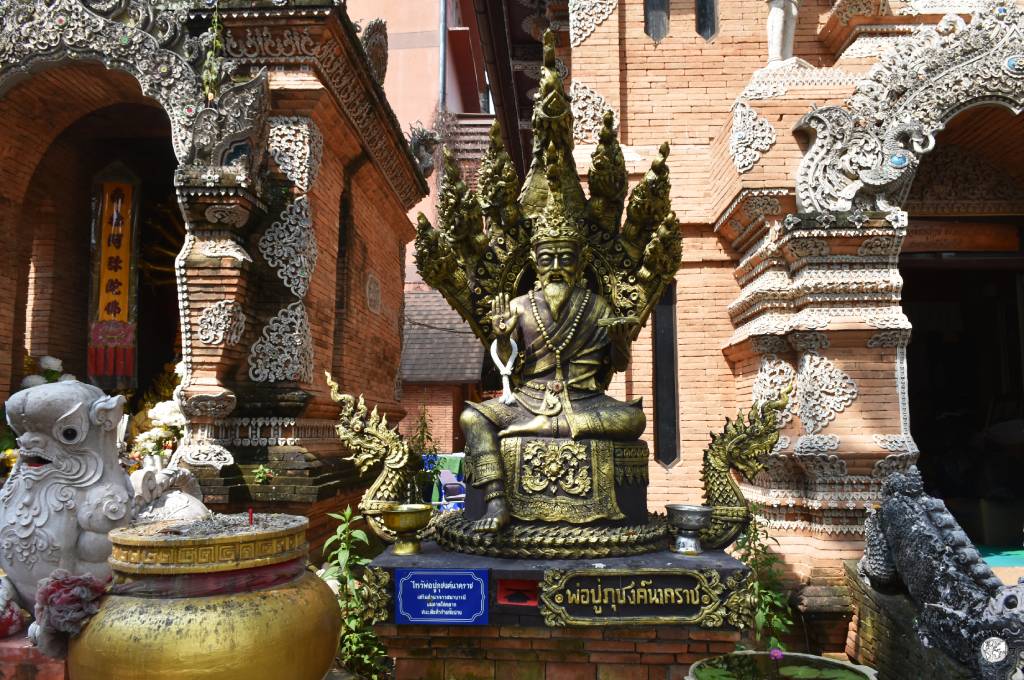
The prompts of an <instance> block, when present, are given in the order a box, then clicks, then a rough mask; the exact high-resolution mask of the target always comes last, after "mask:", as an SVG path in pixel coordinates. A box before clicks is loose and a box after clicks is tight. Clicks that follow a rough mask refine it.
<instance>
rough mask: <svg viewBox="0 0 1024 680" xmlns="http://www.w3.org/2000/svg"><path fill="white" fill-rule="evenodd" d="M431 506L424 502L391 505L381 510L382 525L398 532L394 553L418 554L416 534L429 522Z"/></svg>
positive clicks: (431, 511)
mask: <svg viewBox="0 0 1024 680" xmlns="http://www.w3.org/2000/svg"><path fill="white" fill-rule="evenodd" d="M433 512H434V508H433V506H430V505H427V504H425V503H406V504H404V505H393V506H391V507H388V508H385V509H384V510H382V511H381V518H382V519H383V521H384V526H386V527H387V528H388V529H391V530H392V531H394V532H395V533H396V534H398V540H397V541H395V554H396V555H418V554H419V553H420V542H419V538H417V534H418V533H419V532H420V531H421V530H423V529H424V528H425V527H426V526H427V524H429V523H430V517H431V515H432V514H433Z"/></svg>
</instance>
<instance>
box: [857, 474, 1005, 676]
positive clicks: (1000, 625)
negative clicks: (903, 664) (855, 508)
mask: <svg viewBox="0 0 1024 680" xmlns="http://www.w3.org/2000/svg"><path fill="white" fill-rule="evenodd" d="M859 571H860V573H861V575H862V577H864V578H866V579H867V581H868V583H869V584H870V585H871V586H872V587H875V588H885V587H887V586H892V585H895V584H897V583H899V582H902V583H903V584H904V585H905V586H906V589H907V591H908V593H909V595H910V598H911V600H913V602H914V604H915V606H916V607H917V608H918V611H919V612H920V613H919V615H918V619H917V630H918V635H919V636H920V638H921V642H922V643H923V644H924V645H926V646H929V647H938V648H940V649H942V650H943V651H945V652H946V653H947V654H949V655H950V656H952V657H953V658H955V659H957V660H958V661H959V662H961V663H962V664H964V665H966V666H967V667H969V668H971V669H972V670H973V671H974V672H975V673H977V674H978V677H979V678H982V679H983V680H1007V679H1009V678H1018V677H1021V676H1020V666H1021V664H1022V663H1024V662H1022V659H1021V657H1022V655H1024V579H1022V580H1021V582H1020V583H1018V584H1017V585H1012V586H1006V585H1003V583H1002V582H1001V581H1000V580H999V579H998V578H997V577H996V575H995V574H993V573H992V570H991V569H990V568H989V566H988V565H987V564H986V563H985V561H984V560H982V559H981V556H980V555H979V554H978V551H977V550H975V548H974V545H973V544H972V543H971V541H970V539H968V538H967V535H966V534H965V533H964V531H963V529H961V528H960V525H959V524H957V522H956V520H955V519H953V516H952V515H951V514H950V513H949V510H947V509H946V505H945V503H943V502H942V501H941V500H939V499H937V498H932V497H931V496H929V495H927V494H925V493H924V487H923V484H922V482H921V474H920V472H918V470H917V468H916V467H913V466H912V467H910V468H909V469H908V470H907V471H905V472H896V473H893V474H892V475H890V476H889V477H888V478H887V479H886V480H885V482H884V484H883V485H882V503H881V507H879V508H878V509H877V510H876V511H875V512H873V513H870V514H869V515H868V518H867V521H866V522H865V548H864V557H863V558H862V559H861V561H860V564H859Z"/></svg>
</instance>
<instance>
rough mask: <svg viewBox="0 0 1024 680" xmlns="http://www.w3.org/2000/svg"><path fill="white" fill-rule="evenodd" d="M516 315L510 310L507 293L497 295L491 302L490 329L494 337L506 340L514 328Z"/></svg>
mask: <svg viewBox="0 0 1024 680" xmlns="http://www.w3.org/2000/svg"><path fill="white" fill-rule="evenodd" d="M515 323H516V313H515V312H514V311H513V310H512V303H511V301H510V299H509V296H508V294H507V293H498V294H497V295H495V296H494V299H493V300H491V328H492V329H493V331H494V335H495V336H497V337H499V338H507V337H509V336H510V335H512V329H513V328H515Z"/></svg>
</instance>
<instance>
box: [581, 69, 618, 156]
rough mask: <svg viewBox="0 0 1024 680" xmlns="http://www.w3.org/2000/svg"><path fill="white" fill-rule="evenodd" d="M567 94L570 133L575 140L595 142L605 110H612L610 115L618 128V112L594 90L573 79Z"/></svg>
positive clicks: (602, 123)
mask: <svg viewBox="0 0 1024 680" xmlns="http://www.w3.org/2000/svg"><path fill="white" fill-rule="evenodd" d="M569 95H570V97H571V98H572V105H571V106H572V115H573V126H572V133H573V136H574V137H575V138H576V140H577V141H580V142H597V135H598V133H599V132H600V131H601V127H602V126H603V125H604V121H603V118H604V112H605V111H611V112H612V116H613V117H614V119H615V128H616V129H618V127H619V114H618V112H617V111H616V110H615V109H613V108H612V107H611V106H610V105H609V104H608V102H606V101H605V98H604V97H602V96H601V95H600V94H598V93H597V91H596V90H593V89H591V88H590V87H587V86H586V85H584V84H583V83H581V82H580V81H578V80H573V81H572V87H570V88H569Z"/></svg>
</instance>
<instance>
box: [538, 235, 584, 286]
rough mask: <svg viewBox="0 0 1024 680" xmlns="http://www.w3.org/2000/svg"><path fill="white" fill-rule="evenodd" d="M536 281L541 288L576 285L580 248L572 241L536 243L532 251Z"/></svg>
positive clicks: (578, 274) (578, 272)
mask: <svg viewBox="0 0 1024 680" xmlns="http://www.w3.org/2000/svg"><path fill="white" fill-rule="evenodd" d="M533 261H534V265H535V266H536V268H537V280H538V281H540V284H541V285H542V286H547V285H548V284H552V283H561V284H563V285H566V286H572V285H575V284H576V281H578V280H579V276H580V269H581V265H580V246H579V245H578V244H576V243H573V242H572V241H548V242H542V243H538V244H537V245H536V247H534V249H533Z"/></svg>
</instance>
